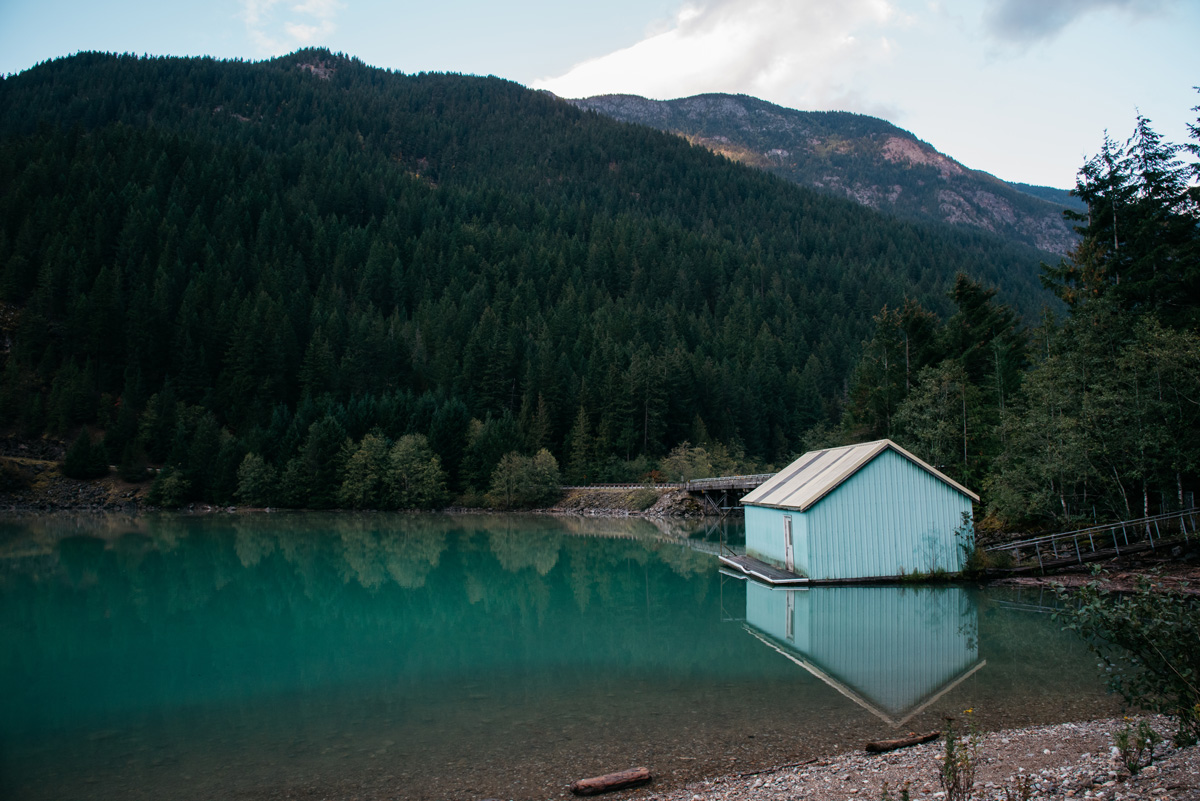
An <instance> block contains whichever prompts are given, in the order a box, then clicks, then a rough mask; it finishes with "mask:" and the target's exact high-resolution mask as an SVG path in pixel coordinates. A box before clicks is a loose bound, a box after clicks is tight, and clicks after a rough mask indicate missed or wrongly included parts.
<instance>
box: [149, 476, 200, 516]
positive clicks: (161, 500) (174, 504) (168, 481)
mask: <svg viewBox="0 0 1200 801" xmlns="http://www.w3.org/2000/svg"><path fill="white" fill-rule="evenodd" d="M191 489H192V483H191V482H190V481H188V480H187V479H186V478H184V477H183V473H181V472H180V471H179V470H177V469H176V468H174V467H166V468H163V471H162V472H161V473H159V474H158V477H157V478H156V479H154V483H153V484H151V485H150V491H149V492H148V493H146V501H147V502H148V503H149V504H150V505H151V506H161V507H162V508H163V509H178V508H179V507H181V506H183V505H184V504H185V503H187V501H188V493H190V492H191Z"/></svg>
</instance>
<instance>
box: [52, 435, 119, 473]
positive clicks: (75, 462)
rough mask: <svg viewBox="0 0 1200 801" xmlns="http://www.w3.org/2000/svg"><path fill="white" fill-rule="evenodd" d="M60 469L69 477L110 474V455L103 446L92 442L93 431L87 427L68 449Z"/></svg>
mask: <svg viewBox="0 0 1200 801" xmlns="http://www.w3.org/2000/svg"><path fill="white" fill-rule="evenodd" d="M59 469H60V470H61V471H62V474H63V475H64V476H67V477H68V478H80V479H85V478H100V477H101V476H104V475H107V474H108V456H107V455H106V454H105V452H104V448H103V447H101V446H100V445H93V444H92V435H91V432H89V431H88V430H87V428H86V427H85V428H83V429H80V431H79V436H78V437H76V438H75V442H73V443H72V444H71V447H70V448H68V449H67V455H66V458H65V459H63V463H62V466H61V467H60V468H59Z"/></svg>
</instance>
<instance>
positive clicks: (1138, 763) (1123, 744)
mask: <svg viewBox="0 0 1200 801" xmlns="http://www.w3.org/2000/svg"><path fill="white" fill-rule="evenodd" d="M1113 741H1114V742H1116V744H1117V752H1118V753H1119V754H1120V756H1121V763H1122V764H1124V765H1125V767H1126V768H1127V769H1128V770H1129V772H1130V774H1132V775H1135V776H1136V775H1137V774H1138V772H1139V771H1141V769H1142V768H1143V767H1145V765H1143V764H1142V760H1145V762H1146V765H1149V764H1151V763H1153V762H1154V746H1156V745H1158V744H1159V743H1161V742H1162V737H1161V736H1160V735H1159V733H1158V732H1156V731H1155V730H1154V729H1153V728H1151V726H1150V724H1149V723H1147V722H1146V721H1144V720H1142V721H1139V722H1138V725H1137V727H1136V728H1135V727H1134V726H1132V725H1126V726H1125V728H1123V729H1121V730H1120V731H1118V732H1117V733H1116V734H1115V735H1113Z"/></svg>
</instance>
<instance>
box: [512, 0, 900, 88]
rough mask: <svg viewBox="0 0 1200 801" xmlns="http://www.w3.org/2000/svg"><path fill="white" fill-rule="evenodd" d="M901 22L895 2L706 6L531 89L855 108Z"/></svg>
mask: <svg viewBox="0 0 1200 801" xmlns="http://www.w3.org/2000/svg"><path fill="white" fill-rule="evenodd" d="M906 22H907V20H906V18H905V17H903V15H901V14H900V13H899V12H898V11H897V9H896V8H895V7H894V5H893V2H892V0H841V2H836V3H833V2H828V0H709V1H708V2H701V3H697V4H693V5H687V6H684V7H683V8H682V9H681V10H680V11H679V12H678V13H677V14H676V17H675V19H674V22H673V24H671V25H670V26H668V27H667V28H666V29H664V30H661V31H659V32H656V33H652V34H651V35H648V36H647V37H646V38H645V39H643V40H642V41H640V42H638V43H637V44H634V45H632V46H631V47H627V48H624V49H622V50H618V51H616V52H613V53H609V54H607V55H604V56H600V57H599V58H595V59H591V60H589V61H584V62H582V63H580V64H576V65H575V66H573V67H572V68H571V69H570V70H568V71H567V72H566V73H565V74H564V75H560V76H558V77H554V78H545V79H542V80H539V81H536V82H535V83H534V86H535V87H537V88H539V89H548V90H550V91H552V92H554V93H555V94H558V95H560V96H564V97H584V96H588V95H595V94H609V93H630V94H639V95H645V96H647V97H652V98H656V99H668V98H674V97H682V96H686V95H691V94H697V93H701V92H744V93H747V94H751V95H755V96H757V97H761V98H765V99H768V100H772V101H775V102H779V103H783V104H786V105H792V106H797V107H801V108H828V107H831V106H833V105H837V104H844V103H845V102H847V101H852V100H853V99H854V97H855V90H854V88H853V87H854V81H853V78H854V76H855V74H856V73H857V72H859V71H860V70H861V69H863V68H865V67H868V66H871V65H874V64H877V63H878V62H880V61H883V60H886V59H887V58H888V57H889V53H890V51H891V49H892V48H891V45H890V44H889V42H888V40H887V38H886V36H885V34H886V31H887V30H888V28H889V27H890V26H898V25H904V24H906Z"/></svg>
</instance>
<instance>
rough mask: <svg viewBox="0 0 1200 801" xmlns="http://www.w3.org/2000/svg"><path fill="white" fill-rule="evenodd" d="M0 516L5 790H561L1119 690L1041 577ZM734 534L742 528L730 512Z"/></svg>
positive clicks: (517, 540)
mask: <svg viewBox="0 0 1200 801" xmlns="http://www.w3.org/2000/svg"><path fill="white" fill-rule="evenodd" d="M688 535H689V532H686V531H683V532H681V531H678V530H676V531H664V530H663V529H661V528H660V527H656V526H655V525H652V524H650V523H647V522H645V521H640V520H635V521H628V520H599V521H597V520H586V521H569V520H560V519H547V518H540V517H517V516H482V515H480V516H446V515H436V516H433V515H431V516H398V515H369V516H366V515H365V516H321V515H257V516H205V517H167V516H164V517H140V518H118V517H100V518H97V517H87V518H71V517H65V516H48V517H41V518H25V519H17V518H8V519H4V520H0V642H2V643H3V648H2V649H0V681H2V682H3V688H4V692H3V694H0V797H3V798H6V799H50V798H78V799H87V798H122V799H124V798H131V799H142V798H145V799H150V798H154V799H163V798H171V799H211V798H239V799H258V798H284V797H286V798H324V797H329V796H336V797H360V798H418V799H425V798H430V799H432V798H452V799H472V798H491V797H497V798H499V797H504V798H548V797H556V796H564V795H567V793H566V785H567V784H569V783H570V782H571V781H572V780H573V779H577V778H581V777H584V776H593V775H596V774H599V773H606V772H610V771H613V770H619V769H624V768H627V767H632V766H635V765H645V766H647V767H649V768H650V769H651V770H652V771H653V772H654V773H655V775H656V776H657V777H658V779H657V782H658V786H660V787H662V786H669V785H671V784H675V783H680V782H683V781H686V780H690V779H693V778H697V777H700V776H706V775H707V776H711V775H716V774H722V773H729V772H732V771H745V770H753V769H755V768H760V767H766V766H770V765H776V764H781V763H784V762H791V761H797V760H800V759H804V758H806V757H808V756H811V755H816V754H819V753H825V752H830V751H834V750H838V749H845V748H860V747H861V746H862V743H863V742H864V741H866V740H868V739H877V738H880V737H888V736H897V735H898V734H899V733H905V732H908V731H910V730H913V731H917V730H931V729H935V728H941V727H942V717H943V716H944V715H947V714H960V713H961V712H962V710H964V709H966V708H968V707H973V708H974V709H975V715H976V717H977V718H978V719H979V720H980V722H981V723H982V725H983V726H985V727H987V728H999V727H1006V726H1013V725H1026V724H1034V723H1045V722H1060V721H1064V720H1076V719H1085V718H1089V717H1095V716H1098V715H1108V714H1113V713H1115V712H1116V711H1117V709H1118V706H1117V703H1116V701H1115V700H1114V699H1113V698H1112V697H1110V696H1107V695H1106V694H1105V692H1104V688H1103V683H1102V680H1101V679H1100V677H1099V674H1098V672H1097V669H1096V665H1095V660H1094V659H1093V658H1092V657H1091V656H1090V654H1089V653H1088V651H1087V649H1086V648H1085V647H1083V646H1082V644H1081V643H1079V642H1078V641H1076V640H1075V639H1074V637H1073V636H1072V635H1068V634H1065V633H1063V632H1062V631H1061V630H1060V626H1059V624H1057V623H1055V622H1054V621H1052V620H1051V619H1050V616H1049V615H1048V614H1045V613H1044V612H1041V611H1039V610H1038V609H1037V608H1036V604H1037V603H1038V600H1039V599H1038V597H1037V596H1036V594H1035V595H1033V596H1030V595H1026V596H1024V597H1018V596H1016V595H1013V594H1011V593H1001V592H995V591H987V592H985V591H980V590H978V589H975V588H971V587H957V586H955V587H938V588H919V587H899V588H896V587H872V588H813V589H810V590H807V591H793V592H787V591H782V590H770V589H767V588H765V587H762V586H760V585H757V584H753V583H749V584H748V583H747V582H745V581H741V580H738V579H735V578H732V577H729V576H726V575H723V574H722V573H721V572H720V570H719V567H718V563H717V560H716V558H715V556H713V555H712V554H711V553H709V552H706V550H705V548H708V549H710V550H711V549H713V547H714V540H715V539H716V535H714V534H712V533H711V532H710V533H708V534H706V533H705V532H704V531H703V529H701V530H699V531H695V532H691V535H690V540H689V538H688ZM732 536H734V537H736V536H737V532H736V530H735V531H733V532H732Z"/></svg>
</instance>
